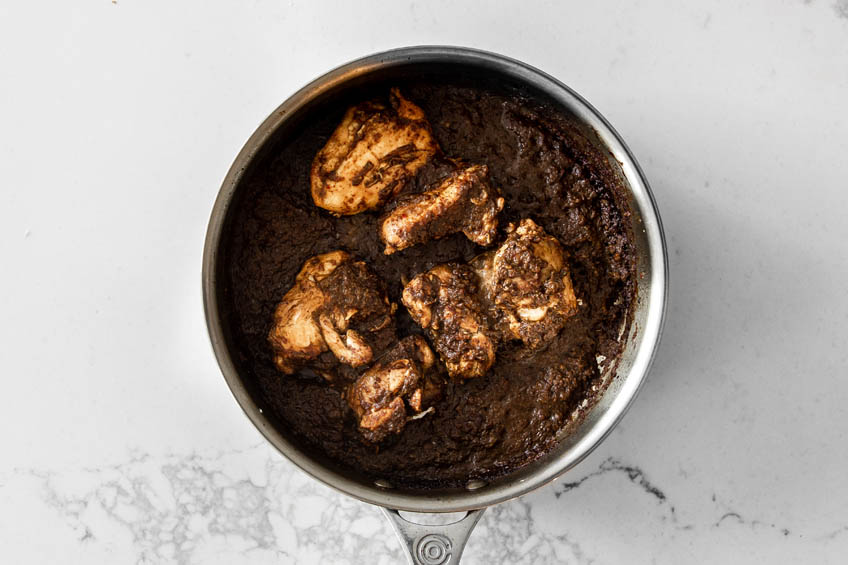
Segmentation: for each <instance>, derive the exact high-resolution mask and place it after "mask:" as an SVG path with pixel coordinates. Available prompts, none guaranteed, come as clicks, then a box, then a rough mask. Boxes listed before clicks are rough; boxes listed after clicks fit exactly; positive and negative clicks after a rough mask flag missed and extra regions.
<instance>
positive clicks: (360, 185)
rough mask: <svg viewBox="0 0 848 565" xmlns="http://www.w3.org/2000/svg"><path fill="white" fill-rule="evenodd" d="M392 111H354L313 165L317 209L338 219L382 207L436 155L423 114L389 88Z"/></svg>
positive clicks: (371, 107)
mask: <svg viewBox="0 0 848 565" xmlns="http://www.w3.org/2000/svg"><path fill="white" fill-rule="evenodd" d="M389 102H390V105H389V106H387V105H385V104H383V103H382V102H378V101H371V102H365V103H362V104H359V105H357V106H353V107H351V108H350V109H348V111H347V113H345V115H344V118H342V123H341V124H339V126H338V127H337V128H336V130H335V131H334V132H333V134H332V135H331V136H330V139H329V140H328V141H327V144H326V145H324V147H323V148H322V149H321V150H320V151H318V153H317V154H316V155H315V159H314V161H313V162H312V173H311V184H312V199H313V200H314V201H315V205H316V206H318V207H320V208H324V209H326V210H329V211H330V212H332V213H333V214H336V215H339V216H347V215H351V214H358V213H359V212H363V211H365V210H374V209H377V208H380V207H381V206H383V204H385V203H386V201H388V200H389V199H390V198H391V197H392V196H394V195H395V194H397V193H398V191H399V190H400V189H401V188H403V186H404V184H405V183H406V182H407V180H409V179H410V178H411V177H412V176H414V175H415V173H416V172H417V171H418V169H420V168H421V166H422V165H424V164H425V163H426V162H427V161H428V160H429V159H430V158H431V157H432V156H433V155H434V154H435V153H436V152H437V151H438V150H439V148H438V144H437V143H436V140H435V139H434V138H433V132H432V130H431V128H430V124H429V122H427V118H426V117H425V116H424V111H423V110H422V109H421V108H419V107H418V106H416V105H415V104H413V103H412V102H410V101H409V100H407V99H406V98H404V97H403V96H402V95H401V94H400V92H399V91H398V90H397V89H396V88H393V89H392V90H391V92H390V93H389Z"/></svg>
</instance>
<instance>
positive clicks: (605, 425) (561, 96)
mask: <svg viewBox="0 0 848 565" xmlns="http://www.w3.org/2000/svg"><path fill="white" fill-rule="evenodd" d="M440 62H444V63H456V62H460V63H466V64H470V65H475V66H477V67H481V68H484V69H489V70H492V71H495V72H498V73H502V74H506V75H509V76H510V77H512V78H514V79H516V80H518V81H520V82H523V83H527V84H529V85H530V86H532V87H535V88H536V89H538V90H540V91H542V92H544V93H546V94H547V95H549V96H552V97H553V98H554V99H555V100H556V101H557V102H560V103H562V104H563V105H564V106H566V107H567V108H568V109H569V111H571V112H572V113H573V114H574V116H575V118H577V120H578V121H579V122H581V123H583V124H585V125H587V126H589V127H591V128H592V129H593V130H594V131H595V133H596V134H597V137H598V139H599V140H600V141H601V142H602V143H603V144H604V146H605V147H606V149H607V150H608V151H609V152H610V153H611V154H612V156H613V157H614V158H615V159H616V160H618V162H619V164H620V166H621V171H622V174H623V176H624V178H625V179H626V181H627V185H628V188H629V191H630V193H631V195H632V197H633V201H634V203H635V205H636V207H637V208H638V211H639V213H640V215H641V218H642V226H643V229H644V232H645V237H646V239H647V249H648V254H649V271H650V275H651V276H650V289H649V290H648V294H647V296H648V299H647V306H646V308H647V312H646V315H645V317H644V320H643V322H642V324H641V326H640V327H639V328H638V330H639V335H640V344H639V346H638V348H637V350H636V353H635V356H634V359H633V362H632V365H631V367H630V370H629V372H628V373H627V374H626V375H623V376H622V375H619V376H618V378H623V383H622V385H621V386H620V387H619V388H618V391H617V393H616V396H615V397H614V399H613V400H612V402H611V403H610V404H609V405H608V407H607V409H606V411H605V412H604V413H603V414H602V415H601V416H600V417H599V418H598V419H597V420H596V421H595V422H594V423H593V425H592V426H591V428H590V429H589V430H588V431H587V432H586V433H585V434H584V435H583V437H582V438H580V439H579V440H578V441H577V442H576V443H574V444H573V445H572V446H571V447H570V448H568V449H567V450H566V451H565V452H564V453H561V454H558V455H556V456H555V457H551V458H550V461H548V460H547V458H548V457H549V456H550V455H551V454H548V455H546V456H543V458H542V459H545V461H546V462H545V464H543V465H541V466H539V467H538V468H537V469H535V470H534V471H533V472H532V474H530V475H529V477H528V478H524V479H521V480H517V481H506V482H505V483H502V484H498V485H497V486H492V487H491V488H481V489H479V490H464V491H458V492H450V493H445V492H442V491H433V493H432V494H430V493H428V492H427V491H420V492H417V493H411V492H403V491H395V490H392V489H385V488H381V487H378V486H376V485H373V486H372V485H365V484H363V483H362V482H360V481H356V480H353V479H351V478H349V477H346V476H345V475H344V474H342V473H339V472H337V471H335V470H333V469H330V468H328V467H326V466H324V465H322V464H321V463H319V462H318V461H315V460H314V459H312V458H311V457H309V456H308V455H307V454H305V453H303V452H302V451H301V450H300V449H299V448H298V447H296V446H295V445H294V444H293V443H292V442H290V441H289V440H288V439H287V438H285V437H284V436H283V435H282V434H280V433H279V431H278V430H277V429H276V428H275V427H274V426H273V424H272V423H271V422H270V421H269V420H268V418H266V416H265V415H264V414H263V412H262V410H261V409H260V408H259V407H258V406H257V405H256V403H255V402H254V400H253V398H252V397H251V396H250V395H249V393H248V392H247V390H246V388H245V386H244V384H243V383H242V381H241V379H240V377H239V374H238V371H237V370H236V367H235V364H234V362H233V359H232V357H231V355H230V352H229V350H228V349H227V346H226V340H225V335H224V331H223V327H222V320H221V317H220V314H219V304H218V295H217V291H216V286H217V281H216V264H217V261H218V249H219V245H220V240H221V236H222V231H223V227H224V220H225V218H226V217H227V213H228V211H229V207H230V203H231V201H232V197H233V195H234V193H235V191H236V190H237V188H238V186H239V184H240V182H241V180H242V177H243V175H244V173H245V171H246V170H247V167H248V165H249V164H250V162H251V161H252V160H253V158H254V157H256V155H257V153H258V152H259V151H260V149H261V148H262V147H263V146H264V145H265V143H266V142H268V141H269V139H270V138H271V137H272V135H273V134H274V132H275V131H276V130H277V129H278V128H279V127H280V126H281V124H283V123H284V122H285V121H286V119H287V118H288V117H289V116H290V115H293V114H295V113H296V112H297V111H298V110H299V109H300V108H302V107H303V106H304V105H305V104H306V103H307V102H309V101H310V100H313V99H314V98H316V97H318V96H320V95H321V94H323V93H325V92H328V91H330V90H331V89H333V88H335V87H337V86H339V85H340V84H342V83H344V82H347V81H349V80H352V79H353V78H355V77H358V76H362V75H365V74H368V73H370V72H372V71H373V70H375V69H378V68H386V67H393V66H407V65H410V64H415V63H440ZM202 283H203V306H204V311H205V316H206V323H207V329H208V332H209V337H210V340H211V342H212V348H213V350H214V353H215V357H216V359H217V361H218V365H219V366H220V368H221V372H222V373H223V375H224V378H225V380H226V382H227V385H228V386H229V388H230V391H231V392H232V394H233V396H234V397H235V398H236V401H237V402H238V403H239V405H240V406H241V408H242V410H243V411H244V413H245V414H246V415H247V417H248V418H249V419H250V421H251V422H252V423H253V424H254V425H255V426H256V428H257V429H258V430H259V431H260V433H261V434H262V435H263V436H264V437H265V439H267V440H268V441H269V442H270V443H271V444H272V445H273V446H274V447H275V448H276V449H277V450H278V451H279V452H280V453H281V454H282V455H283V456H284V457H286V458H287V459H289V461H291V462H292V463H294V464H295V465H296V466H297V467H299V468H300V469H301V470H302V471H304V472H305V473H307V474H308V475H310V476H311V477H312V478H314V479H316V480H318V481H320V482H322V483H324V484H325V485H327V486H329V487H331V488H333V489H335V490H337V491H339V492H341V493H343V494H346V495H348V496H352V497H354V498H357V499H359V500H362V501H364V502H368V503H371V504H376V505H379V506H384V507H388V508H395V509H399V510H406V511H414V512H458V511H465V510H471V509H476V508H484V507H486V506H490V505H493V504H497V503H499V502H503V501H506V500H509V499H511V498H515V497H518V496H521V495H523V494H526V493H528V492H530V491H532V490H535V489H537V488H539V487H541V486H543V485H545V484H547V483H549V482H551V481H553V480H554V479H556V478H557V477H559V476H560V475H562V474H563V473H565V472H566V471H567V470H569V469H570V468H572V467H574V466H575V465H577V464H578V463H579V462H580V461H582V460H583V459H584V458H585V457H586V456H588V455H589V453H591V451H592V450H594V449H595V447H597V446H598V445H599V444H600V443H601V441H603V439H604V438H605V437H606V436H607V435H608V434H609V433H610V431H612V429H613V428H614V427H615V425H616V424H617V423H618V422H619V421H620V419H621V418H622V417H623V416H624V414H625V412H626V411H627V409H628V408H629V407H630V405H631V403H632V402H633V399H634V398H635V396H636V394H637V393H638V391H639V389H640V388H641V386H642V384H643V383H644V381H645V378H646V376H647V374H648V371H649V369H650V366H651V364H652V362H653V359H654V356H655V353H656V350H657V347H658V345H659V340H660V336H661V333H662V328H663V323H664V318H665V310H666V302H667V287H668V260H667V255H666V243H665V236H664V233H663V229H662V223H661V220H660V216H659V211H658V209H657V206H656V202H655V200H654V197H653V194H652V192H651V189H650V187H649V185H648V181H647V179H646V178H645V176H644V174H643V172H642V170H641V168H640V167H639V164H638V163H637V161H636V158H635V157H634V156H633V154H632V153H631V151H630V150H629V148H628V147H627V145H626V144H625V143H624V141H623V140H622V139H621V137H620V136H619V135H618V133H617V132H616V131H615V129H613V127H612V126H611V125H610V124H609V123H608V122H607V121H606V119H605V118H604V117H603V116H602V115H601V114H600V113H599V112H598V111H597V110H596V109H595V108H594V107H593V106H592V105H591V104H589V103H588V102H587V101H586V100H584V99H583V98H582V97H581V96H580V95H579V94H577V93H576V92H574V91H573V90H572V89H571V88H569V87H568V86H566V85H565V84H563V83H562V82H560V81H558V80H557V79H555V78H553V77H552V76H550V75H548V74H546V73H544V72H542V71H540V70H538V69H536V68H534V67H532V66H530V65H527V64H525V63H523V62H521V61H517V60H515V59H511V58H509V57H505V56H503V55H498V54H495V53H491V52H488V51H482V50H478V49H472V48H467V47H454V46H415V47H404V48H399V49H393V50H390V51H385V52H380V53H376V54H373V55H369V56H366V57H362V58H359V59H356V60H354V61H351V62H349V63H346V64H344V65H341V66H339V67H337V68H335V69H333V70H331V71H329V72H327V73H326V74H324V75H322V76H320V77H319V78H317V79H315V80H313V81H312V82H310V83H309V84H307V85H306V86H304V87H303V88H301V89H300V90H298V91H297V92H295V93H294V94H293V95H292V96H290V97H289V98H288V99H287V100H286V101H284V102H283V103H282V104H280V106H278V107H277V109H276V110H274V111H273V112H272V113H271V114H270V115H269V116H268V117H267V118H266V119H265V120H264V121H263V122H262V124H261V125H260V126H259V127H258V128H257V129H256V131H255V132H254V133H253V134H252V135H251V136H250V138H249V139H248V140H247V142H246V143H245V145H244V147H243V148H242V149H241V151H240V152H239V154H238V156H237V157H236V159H235V161H234V162H233V164H232V166H231V167H230V169H229V171H228V172H227V175H226V177H225V178H224V181H223V184H222V186H221V189H220V191H219V193H218V196H217V198H216V200H215V204H214V206H213V209H212V213H211V216H210V220H209V226H208V229H207V233H206V240H205V244H204V249H203V268H202ZM640 284H641V281H640Z"/></svg>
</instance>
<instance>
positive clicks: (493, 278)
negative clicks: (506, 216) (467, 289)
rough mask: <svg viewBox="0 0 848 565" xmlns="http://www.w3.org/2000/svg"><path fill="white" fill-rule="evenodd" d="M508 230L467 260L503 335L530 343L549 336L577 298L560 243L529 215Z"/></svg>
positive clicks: (573, 310) (571, 312)
mask: <svg viewBox="0 0 848 565" xmlns="http://www.w3.org/2000/svg"><path fill="white" fill-rule="evenodd" d="M507 232H508V233H509V235H508V236H507V238H506V240H505V241H504V242H503V244H501V246H500V247H498V248H497V249H496V250H494V251H489V252H487V253H484V254H482V255H479V256H477V257H475V258H474V259H473V260H472V262H471V264H472V266H473V267H474V269H475V271H476V272H477V274H478V276H479V277H480V284H481V290H482V292H483V295H484V297H485V300H486V302H489V303H491V304H492V305H493V306H494V308H495V309H496V311H497V312H498V314H500V316H499V322H500V324H499V325H500V329H501V331H502V332H503V333H504V337H505V338H507V339H520V340H521V341H523V342H524V343H525V345H527V346H529V347H531V348H535V347H538V346H539V345H541V344H542V343H545V342H546V341H548V340H550V339H551V338H553V337H554V336H555V335H556V334H557V333H558V332H559V331H560V330H561V329H562V327H563V325H565V321H566V320H567V319H568V318H569V317H571V316H573V315H574V314H575V313H576V312H577V298H576V297H575V295H574V288H573V287H572V284H571V276H570V274H569V270H568V267H567V266H566V265H565V259H564V257H563V250H562V246H561V245H560V243H559V241H557V239H556V238H555V237H552V236H550V235H548V234H547V233H546V232H545V230H544V229H542V228H541V227H540V226H538V225H537V224H536V223H535V222H534V221H533V220H531V219H529V218H525V219H523V220H521V221H520V222H519V224H518V226H516V225H514V224H511V225H510V226H509V227H508V228H507Z"/></svg>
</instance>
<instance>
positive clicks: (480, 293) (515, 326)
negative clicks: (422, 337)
mask: <svg viewBox="0 0 848 565" xmlns="http://www.w3.org/2000/svg"><path fill="white" fill-rule="evenodd" d="M507 231H508V234H509V235H508V236H507V238H506V240H505V241H504V242H503V243H502V244H501V245H500V246H499V247H498V248H497V249H496V250H494V251H489V252H487V253H483V254H482V255H478V256H477V257H475V258H474V259H473V260H472V261H471V263H470V265H463V264H455V263H451V264H446V265H437V266H436V267H434V268H433V269H431V270H430V271H427V272H425V273H422V274H420V275H417V276H416V277H415V278H413V279H412V280H411V281H410V282H409V283H408V284H407V285H406V287H405V288H404V289H403V296H402V301H403V304H404V306H406V308H407V310H409V313H410V315H411V316H412V319H413V320H414V321H415V322H416V323H417V324H418V325H420V326H421V327H422V328H424V329H426V330H427V331H428V333H429V335H430V338H431V339H432V340H433V344H434V346H435V348H436V351H438V352H439V355H440V356H441V358H442V360H443V361H444V362H445V365H446V366H447V369H448V373H449V374H450V375H451V376H453V377H460V378H471V377H478V376H481V375H483V374H485V373H486V371H487V370H488V369H489V368H490V367H491V366H492V364H493V363H494V361H495V352H496V349H497V346H498V345H499V344H500V343H502V342H506V341H510V340H514V339H517V340H521V341H523V342H524V344H525V345H527V346H528V347H530V348H536V347H539V346H540V345H542V344H544V343H546V342H547V341H549V340H550V339H552V338H553V337H554V336H555V335H556V334H557V333H559V331H560V330H561V329H562V327H563V326H564V325H565V322H566V320H567V319H568V318H569V317H571V316H573V315H574V314H575V313H576V312H577V298H576V297H575V295H574V289H573V287H572V284H571V277H570V275H569V271H568V268H567V267H566V265H565V259H564V256H563V250H562V246H561V245H560V243H559V241H557V239H556V238H554V237H552V236H550V235H548V234H547V233H546V232H545V230H544V229H542V228H541V227H539V226H538V225H537V224H536V223H535V222H533V220H530V219H524V220H521V222H520V223H519V224H518V225H517V226H515V225H510V226H509V227H508V229H507Z"/></svg>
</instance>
